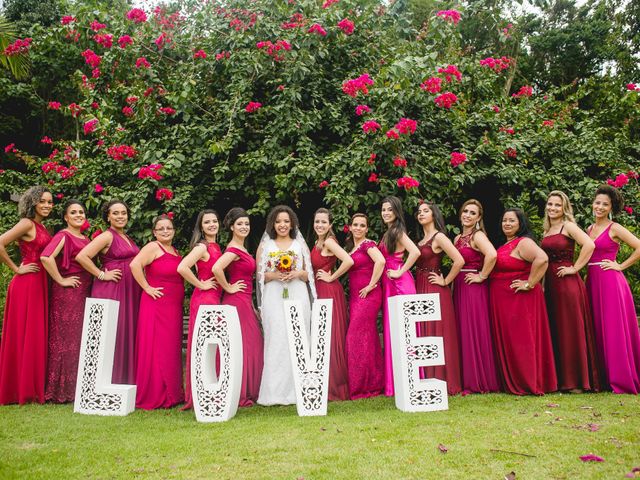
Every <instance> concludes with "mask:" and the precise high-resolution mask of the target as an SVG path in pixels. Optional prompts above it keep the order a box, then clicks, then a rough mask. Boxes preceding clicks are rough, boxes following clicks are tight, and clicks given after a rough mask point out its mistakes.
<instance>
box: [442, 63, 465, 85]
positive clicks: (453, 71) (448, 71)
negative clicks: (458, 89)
mask: <svg viewBox="0 0 640 480" xmlns="http://www.w3.org/2000/svg"><path fill="white" fill-rule="evenodd" d="M438 73H444V74H445V79H446V80H447V82H451V76H452V75H453V76H454V77H456V80H458V81H460V80H462V72H460V70H458V67H456V66H455V65H447V66H446V67H445V68H439V69H438Z"/></svg>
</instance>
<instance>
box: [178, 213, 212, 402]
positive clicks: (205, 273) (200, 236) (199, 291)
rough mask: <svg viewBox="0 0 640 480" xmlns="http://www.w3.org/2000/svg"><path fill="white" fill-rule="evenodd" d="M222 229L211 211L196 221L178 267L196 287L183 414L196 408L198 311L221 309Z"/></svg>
mask: <svg viewBox="0 0 640 480" xmlns="http://www.w3.org/2000/svg"><path fill="white" fill-rule="evenodd" d="M219 229H220V222H219V221H218V213H217V212H216V211H215V210H211V209H207V210H202V211H201V212H200V213H199V214H198V217H197V218H196V226H195V227H194V228H193V234H192V235H191V242H190V243H189V248H190V249H191V251H190V252H189V254H188V255H187V256H186V257H184V258H183V259H182V261H181V262H180V265H178V273H179V274H180V275H182V278H184V279H185V280H186V281H187V282H189V283H190V284H191V285H193V286H194V287H195V288H194V289H193V294H192V295H191V303H190V304H189V333H188V335H187V361H186V364H187V367H186V370H185V384H186V388H185V395H184V397H185V404H184V406H183V407H182V410H188V409H190V408H192V407H193V398H192V397H191V340H192V337H193V327H194V325H195V322H196V316H197V315H198V308H200V305H220V297H221V294H222V289H220V288H218V284H217V283H216V280H215V278H214V276H213V273H212V269H213V265H214V264H215V263H216V261H217V260H218V259H219V258H220V256H221V255H222V252H221V251H220V246H219V245H218V244H217V243H216V238H217V236H218V231H219ZM194 265H195V266H196V270H197V272H198V276H197V277H196V276H195V275H194V274H193V271H192V270H191V269H192V268H193V266H194Z"/></svg>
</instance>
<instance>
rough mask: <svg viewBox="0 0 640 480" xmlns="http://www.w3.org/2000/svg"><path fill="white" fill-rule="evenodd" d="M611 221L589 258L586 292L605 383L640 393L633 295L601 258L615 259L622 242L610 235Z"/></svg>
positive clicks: (639, 335) (639, 339) (638, 339)
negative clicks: (605, 266)
mask: <svg viewBox="0 0 640 480" xmlns="http://www.w3.org/2000/svg"><path fill="white" fill-rule="evenodd" d="M611 225H613V223H612V224H610V225H609V227H607V228H606V229H605V231H604V232H602V233H601V234H600V235H599V236H598V238H596V239H595V240H594V242H595V244H596V249H595V250H594V252H593V255H592V256H591V259H590V261H589V271H588V275H587V292H588V293H589V299H590V300H591V306H592V307H593V322H594V326H595V334H596V346H597V349H598V355H599V358H600V359H601V360H602V365H603V368H602V372H601V374H603V376H604V384H605V385H608V386H610V387H611V389H612V390H613V391H614V393H633V394H636V395H637V394H638V393H640V331H639V330H638V318H637V316H636V309H635V306H634V304H633V295H632V294H631V289H630V288H629V284H628V283H627V279H626V278H624V274H623V273H622V272H619V271H617V270H603V269H602V268H601V267H600V265H599V262H601V261H602V260H605V259H609V260H615V259H616V256H617V255H618V249H619V248H620V245H619V244H618V242H615V241H613V240H612V239H611V237H610V236H609V229H610V228H611Z"/></svg>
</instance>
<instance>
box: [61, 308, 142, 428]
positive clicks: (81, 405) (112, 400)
mask: <svg viewBox="0 0 640 480" xmlns="http://www.w3.org/2000/svg"><path fill="white" fill-rule="evenodd" d="M119 307H120V302H118V301H116V300H106V299H102V298H87V302H86V304H85V307H84V324H83V326H82V343H81V344H80V360H79V362H78V378H77V382H76V399H75V403H74V406H73V411H74V412H77V413H85V414H88V415H128V414H129V413H131V412H133V410H134V409H135V407H136V386H135V385H116V384H113V383H111V373H112V370H113V353H114V350H115V347H116V331H117V329H118V308H119Z"/></svg>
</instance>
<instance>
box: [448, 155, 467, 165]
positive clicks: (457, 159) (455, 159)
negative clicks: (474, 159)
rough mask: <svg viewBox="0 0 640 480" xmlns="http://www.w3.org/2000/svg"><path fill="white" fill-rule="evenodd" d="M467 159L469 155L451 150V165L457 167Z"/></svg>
mask: <svg viewBox="0 0 640 480" xmlns="http://www.w3.org/2000/svg"><path fill="white" fill-rule="evenodd" d="M466 161H467V155H466V154H465V153H460V152H451V166H453V167H457V166H458V165H462V164H463V163H464V162H466Z"/></svg>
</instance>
